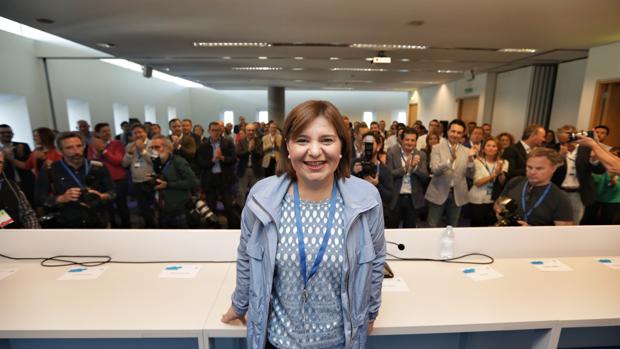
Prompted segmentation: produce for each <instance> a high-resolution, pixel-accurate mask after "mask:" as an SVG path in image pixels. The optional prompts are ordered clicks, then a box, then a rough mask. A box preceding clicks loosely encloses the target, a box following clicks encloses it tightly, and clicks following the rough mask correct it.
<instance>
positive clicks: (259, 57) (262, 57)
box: [258, 56, 269, 59]
mask: <svg viewBox="0 0 620 349" xmlns="http://www.w3.org/2000/svg"><path fill="white" fill-rule="evenodd" d="M267 58H269V57H267V56H258V59H267Z"/></svg>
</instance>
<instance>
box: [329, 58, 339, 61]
mask: <svg viewBox="0 0 620 349" xmlns="http://www.w3.org/2000/svg"><path fill="white" fill-rule="evenodd" d="M339 59H340V58H338V57H329V60H330V61H337V60H339Z"/></svg>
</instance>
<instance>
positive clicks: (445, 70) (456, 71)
mask: <svg viewBox="0 0 620 349" xmlns="http://www.w3.org/2000/svg"><path fill="white" fill-rule="evenodd" d="M437 72H438V73H439V74H462V73H463V71H462V70H450V69H439V70H437Z"/></svg>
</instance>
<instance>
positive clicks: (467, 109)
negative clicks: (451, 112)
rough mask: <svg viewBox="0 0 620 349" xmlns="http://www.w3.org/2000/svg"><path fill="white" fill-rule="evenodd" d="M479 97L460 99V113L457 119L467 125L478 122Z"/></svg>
mask: <svg viewBox="0 0 620 349" xmlns="http://www.w3.org/2000/svg"><path fill="white" fill-rule="evenodd" d="M478 99H479V98H478V97H477V96H476V97H470V98H462V99H459V113H458V115H457V117H458V118H459V119H461V120H463V122H465V124H467V123H468V122H470V121H473V122H476V123H477V121H478Z"/></svg>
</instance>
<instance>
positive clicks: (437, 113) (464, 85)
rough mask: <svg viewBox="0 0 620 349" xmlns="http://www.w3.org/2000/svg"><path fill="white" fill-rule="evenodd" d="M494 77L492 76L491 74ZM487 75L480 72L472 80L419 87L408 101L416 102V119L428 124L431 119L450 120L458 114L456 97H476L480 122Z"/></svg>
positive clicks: (483, 111) (486, 103) (483, 106)
mask: <svg viewBox="0 0 620 349" xmlns="http://www.w3.org/2000/svg"><path fill="white" fill-rule="evenodd" d="M493 78H494V76H493ZM488 79H489V75H488V74H480V75H478V76H476V78H475V79H474V80H472V81H466V80H465V79H459V80H455V81H450V82H447V83H445V84H441V85H433V86H428V87H424V88H421V89H419V90H417V91H416V92H414V93H413V94H412V96H411V99H410V101H409V103H417V104H418V120H421V121H422V122H424V124H428V122H429V121H431V120H432V119H439V120H452V119H454V118H456V116H457V114H458V99H461V98H470V97H476V96H477V97H478V98H479V100H478V118H477V122H478V123H479V124H481V123H482V122H483V119H484V115H485V106H486V105H488V101H487V100H486V94H487V88H486V87H487V84H488Z"/></svg>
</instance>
